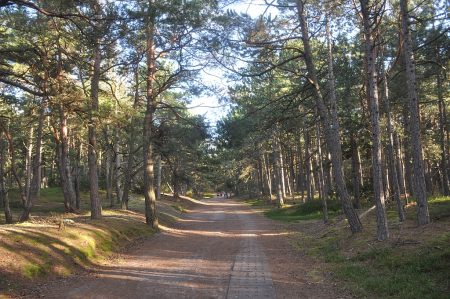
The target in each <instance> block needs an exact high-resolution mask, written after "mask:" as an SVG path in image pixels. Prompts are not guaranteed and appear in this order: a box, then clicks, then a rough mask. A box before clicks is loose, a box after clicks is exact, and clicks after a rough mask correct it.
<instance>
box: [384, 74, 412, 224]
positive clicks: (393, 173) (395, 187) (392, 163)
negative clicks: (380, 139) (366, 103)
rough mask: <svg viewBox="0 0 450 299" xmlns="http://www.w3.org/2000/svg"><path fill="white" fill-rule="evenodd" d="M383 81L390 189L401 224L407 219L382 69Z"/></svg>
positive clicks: (386, 86) (386, 88) (387, 94)
mask: <svg viewBox="0 0 450 299" xmlns="http://www.w3.org/2000/svg"><path fill="white" fill-rule="evenodd" d="M382 80H383V93H382V99H383V103H384V109H385V113H386V120H387V135H388V143H387V154H388V167H389V180H390V187H391V191H392V197H393V198H394V201H395V203H396V205H397V213H398V218H399V220H400V222H403V221H405V220H406V217H405V209H404V206H403V202H402V200H401V198H400V184H399V181H398V178H399V176H398V175H397V168H396V164H397V163H396V162H397V161H396V159H395V154H394V129H393V124H392V117H391V105H390V103H389V101H390V99H389V88H388V82H387V76H386V73H385V71H384V69H382Z"/></svg>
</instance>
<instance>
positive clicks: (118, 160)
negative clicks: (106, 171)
mask: <svg viewBox="0 0 450 299" xmlns="http://www.w3.org/2000/svg"><path fill="white" fill-rule="evenodd" d="M121 165H122V154H121V153H120V144H119V130H118V129H117V128H116V129H115V130H114V166H113V167H114V169H113V173H114V175H113V180H114V186H115V189H116V202H117V203H120V201H121V199H122V194H123V191H122V184H121V180H120V173H121Z"/></svg>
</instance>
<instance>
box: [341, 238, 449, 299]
mask: <svg viewBox="0 0 450 299" xmlns="http://www.w3.org/2000/svg"><path fill="white" fill-rule="evenodd" d="M449 244H450V234H446V235H443V236H441V237H439V238H437V239H435V240H434V241H433V242H431V243H430V244H428V245H424V246H421V247H419V248H418V249H416V250H409V249H403V248H401V247H396V246H386V247H375V248H373V249H370V250H368V251H365V252H362V253H360V254H358V255H356V256H355V257H353V258H351V259H349V260H346V259H342V260H340V261H336V260H335V261H334V263H335V269H336V271H335V274H336V276H337V277H338V278H340V279H341V280H343V281H345V282H346V283H347V285H348V286H350V289H352V290H353V291H354V292H355V295H356V296H358V297H365V298H373V297H378V298H418V299H419V298H449V297H448V296H449V291H450V290H449V277H450V247H449Z"/></svg>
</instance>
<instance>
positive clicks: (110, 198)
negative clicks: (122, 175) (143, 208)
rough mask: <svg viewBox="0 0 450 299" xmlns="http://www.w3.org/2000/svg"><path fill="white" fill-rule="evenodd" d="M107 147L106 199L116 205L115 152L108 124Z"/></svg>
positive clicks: (106, 133) (110, 204)
mask: <svg viewBox="0 0 450 299" xmlns="http://www.w3.org/2000/svg"><path fill="white" fill-rule="evenodd" d="M104 135H105V141H106V149H105V155H106V157H105V160H106V161H105V185H106V201H107V202H109V206H110V207H114V199H113V194H112V192H113V184H112V183H113V182H112V179H113V175H114V168H113V167H114V165H113V156H112V155H113V153H112V149H111V144H110V142H109V128H108V126H107V127H106V129H105V130H104Z"/></svg>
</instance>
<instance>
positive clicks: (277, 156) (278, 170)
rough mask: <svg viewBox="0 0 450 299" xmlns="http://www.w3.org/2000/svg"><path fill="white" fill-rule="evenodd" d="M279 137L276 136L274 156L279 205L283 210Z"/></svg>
mask: <svg viewBox="0 0 450 299" xmlns="http://www.w3.org/2000/svg"><path fill="white" fill-rule="evenodd" d="M278 142H279V141H278V136H275V138H274V142H273V154H274V157H275V171H274V172H275V182H276V191H277V205H278V207H279V208H281V207H282V206H283V205H284V197H283V184H282V182H281V181H282V171H281V161H280V153H279V150H280V146H279V144H278Z"/></svg>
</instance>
